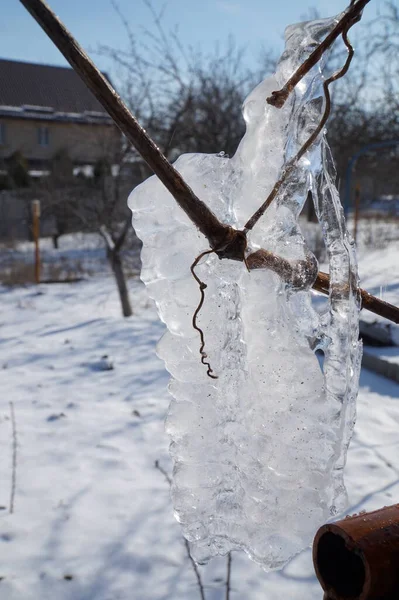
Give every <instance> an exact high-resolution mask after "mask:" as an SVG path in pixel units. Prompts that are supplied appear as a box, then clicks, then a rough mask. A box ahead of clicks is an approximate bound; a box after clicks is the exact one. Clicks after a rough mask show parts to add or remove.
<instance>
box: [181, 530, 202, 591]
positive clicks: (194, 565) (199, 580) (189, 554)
mask: <svg viewBox="0 0 399 600" xmlns="http://www.w3.org/2000/svg"><path fill="white" fill-rule="evenodd" d="M184 545H185V547H186V552H187V556H188V558H189V560H190V562H191V566H192V568H193V571H194V573H195V576H196V578H197V583H198V591H199V593H200V596H201V600H205V590H204V584H203V583H202V579H201V573H200V572H199V570H198V566H197V563H196V562H195V560H194V559H193V557H192V556H191V553H190V543H189V542H188V540H186V538H184Z"/></svg>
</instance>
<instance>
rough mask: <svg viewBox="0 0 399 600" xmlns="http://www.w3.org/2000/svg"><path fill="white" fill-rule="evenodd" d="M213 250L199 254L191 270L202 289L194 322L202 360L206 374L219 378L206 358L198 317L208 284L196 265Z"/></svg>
mask: <svg viewBox="0 0 399 600" xmlns="http://www.w3.org/2000/svg"><path fill="white" fill-rule="evenodd" d="M213 252H214V250H205V252H201V254H200V255H199V256H197V258H196V259H195V261H194V262H193V264H192V265H191V267H190V271H191V273H192V276H193V277H194V279H195V281H196V282H197V283H198V285H199V289H200V292H201V298H200V301H199V303H198V306H197V308H196V309H195V312H194V314H193V319H192V324H193V327H194V329H196V330H197V331H198V333H199V334H200V338H201V346H200V354H201V362H202V364H203V365H205V366H206V367H207V371H206V374H207V375H208V377H210V378H211V379H218V376H217V375H213V369H212V367H211V365H210V363H209V362H208V361H206V360H205V359H206V358H208V355H207V353H206V352H205V350H204V348H205V337H204V332H203V330H202V329H201V327H199V326H198V325H197V317H198V313H199V312H200V310H201V308H202V305H203V304H204V300H205V290H206V288H207V285H206V283H204V282H203V281H201V279H200V278H199V277H198V275H197V274H196V272H195V270H194V269H195V267H196V266H197V265H198V263H199V262H200V260H201V259H202V258H203V257H204V256H206V255H207V254H212V253H213Z"/></svg>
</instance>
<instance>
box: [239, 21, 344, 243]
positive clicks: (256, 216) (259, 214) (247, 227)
mask: <svg viewBox="0 0 399 600" xmlns="http://www.w3.org/2000/svg"><path fill="white" fill-rule="evenodd" d="M352 25H353V23H348V25H347V27H346V28H345V29H344V30H343V32H342V39H343V41H344V44H345V46H346V47H347V49H348V56H347V59H346V61H345V64H344V66H343V67H342V69H340V70H339V71H336V72H335V73H334V74H333V75H331V77H329V78H328V79H326V80H325V81H324V83H323V91H324V97H325V101H326V104H325V108H324V113H323V116H322V118H321V120H320V122H319V124H318V126H317V127H316V129H315V130H314V132H313V133H312V135H310V136H309V138H308V139H307V140H306V142H305V143H304V144H303V146H302V148H301V149H300V150H299V151H298V153H297V154H296V155H295V156H294V158H293V159H292V160H290V161H289V162H288V163H287V164H286V165H285V167H284V172H283V175H282V177H280V179H279V180H278V181H277V182H276V183H275V185H274V187H273V189H272V191H271V192H270V194H269V196H268V197H267V198H266V200H265V201H264V203H263V204H262V206H261V207H260V208H258V210H257V211H256V212H255V213H254V214H253V215H252V217H251V218H250V219H249V220H248V221H247V223H246V224H245V227H244V233H247V232H248V231H250V230H251V229H252V228H253V227H254V225H256V223H257V222H258V221H259V219H260V218H261V217H262V216H263V215H264V213H265V212H266V210H267V209H268V207H269V206H270V204H271V203H272V202H273V200H274V198H275V197H276V196H277V194H278V193H279V191H280V190H281V188H282V187H283V185H284V184H285V183H286V182H287V180H288V178H289V176H290V175H291V173H292V172H293V171H294V169H295V167H296V166H297V164H298V162H299V160H300V159H301V158H302V156H303V155H304V154H305V152H307V151H308V150H309V148H310V146H311V145H312V144H313V143H314V142H315V141H316V139H317V138H318V136H319V134H320V132H321V131H322V129H323V128H324V126H325V124H326V122H327V120H328V117H329V116H330V112H331V98H330V91H329V89H328V87H329V85H330V84H331V83H332V82H333V81H336V80H337V79H340V78H341V77H343V76H344V75H345V74H346V73H347V71H348V69H349V66H350V64H351V62H352V58H353V55H354V50H353V47H352V45H351V43H350V41H349V39H348V30H349V29H350V27H351V26H352Z"/></svg>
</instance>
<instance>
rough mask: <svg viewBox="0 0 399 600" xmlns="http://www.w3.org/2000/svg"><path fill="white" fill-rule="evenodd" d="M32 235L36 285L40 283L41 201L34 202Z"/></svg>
mask: <svg viewBox="0 0 399 600" xmlns="http://www.w3.org/2000/svg"><path fill="white" fill-rule="evenodd" d="M32 233H33V241H34V243H35V283H40V247H39V238H40V200H33V201H32Z"/></svg>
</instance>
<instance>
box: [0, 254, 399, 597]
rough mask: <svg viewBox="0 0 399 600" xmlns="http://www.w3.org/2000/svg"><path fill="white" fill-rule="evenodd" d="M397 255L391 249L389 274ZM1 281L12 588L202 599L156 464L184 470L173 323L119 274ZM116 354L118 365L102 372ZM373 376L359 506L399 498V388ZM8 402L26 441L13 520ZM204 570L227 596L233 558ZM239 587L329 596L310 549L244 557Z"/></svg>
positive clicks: (2, 585) (3, 464)
mask: <svg viewBox="0 0 399 600" xmlns="http://www.w3.org/2000/svg"><path fill="white" fill-rule="evenodd" d="M389 254H390V253H389V252H387V251H386V250H383V251H381V252H380V265H381V268H380V281H381V283H383V282H384V281H385V280H390V273H389V272H386V271H385V272H384V262H385V261H388V262H389V256H388V255H389ZM377 260H378V259H377V256H376V255H375V261H377ZM392 283H395V282H394V281H392ZM396 283H399V278H398V279H397V280H396ZM0 289H1V294H0V297H1V302H0V311H1V312H0V323H1V329H0V335H1V345H0V368H1V376H2V377H1V381H2V401H1V405H0V453H1V454H0V456H1V459H0V481H1V486H0V506H2V507H5V508H3V509H2V510H0V565H1V566H0V578H3V579H2V580H0V597H1V598H4V599H7V600H37V599H38V598H40V599H41V600H50V599H51V600H52V599H53V598H57V600H136V599H137V600H199V592H198V588H197V586H196V579H195V576H194V573H193V571H192V568H191V565H190V562H189V560H188V558H187V555H186V552H185V547H184V544H183V540H182V536H181V532H180V527H179V525H178V523H176V522H175V520H174V518H173V511H172V505H171V500H170V497H169V491H168V485H167V483H166V482H165V479H164V477H163V476H162V474H161V473H160V472H159V471H157V470H156V469H155V468H154V461H155V460H157V459H158V460H160V462H161V465H162V466H163V467H164V468H165V469H166V470H168V471H169V472H170V468H171V466H170V463H169V459H168V453H167V446H168V437H167V435H166V434H165V432H164V423H163V421H164V417H165V414H166V411H167V406H168V404H169V396H168V394H167V391H166V384H167V380H168V374H167V373H166V371H165V370H164V368H163V364H162V362H161V361H160V360H159V359H158V358H157V357H156V355H155V344H156V340H157V339H158V338H159V337H160V335H161V334H162V332H163V330H164V327H163V325H161V324H160V323H159V321H158V319H157V317H156V313H155V310H154V308H153V306H152V302H151V301H150V300H148V298H147V295H146V293H145V290H144V288H143V286H142V285H141V284H140V283H138V282H137V281H136V280H130V290H131V294H132V299H133V304H134V309H135V315H134V316H133V317H132V318H131V319H128V320H126V319H123V318H122V317H121V316H120V307H119V300H118V298H117V295H116V292H115V284H114V282H113V281H112V279H111V278H110V277H99V278H95V279H90V280H89V281H82V282H79V283H74V284H63V285H43V286H39V287H38V288H37V287H35V286H30V287H24V288H14V289H8V288H0ZM398 300H399V296H398V295H397V296H396V301H398ZM104 355H107V356H108V357H109V360H111V361H112V363H113V366H114V369H113V370H105V371H102V370H97V369H96V368H92V367H93V365H97V363H98V361H101V358H102V357H103V356H104ZM360 384H361V387H360V393H359V400H358V419H357V424H356V428H355V435H354V438H353V441H352V444H351V446H350V450H349V454H348V464H347V468H346V484H347V488H348V492H349V497H350V507H349V509H348V512H349V513H350V512H359V511H360V510H363V509H373V508H377V507H381V506H384V505H386V504H393V503H395V502H399V465H398V462H397V456H398V451H399V434H398V422H399V386H398V385H397V384H395V383H393V382H390V381H388V380H386V379H384V378H382V377H378V376H376V375H373V374H371V373H369V372H367V371H363V373H362V376H361V382H360ZM9 401H12V402H13V403H14V408H15V416H16V426H17V437H18V464H17V486H16V497H15V512H14V514H12V515H10V514H9V513H8V507H9V495H10V482H11V453H12V434H11V433H12V432H11V424H10V409H9V404H8V403H9ZM62 414H63V415H65V416H61V415H62ZM200 572H201V574H202V575H203V576H204V580H205V584H206V589H205V592H206V597H207V600H222V599H224V597H225V590H224V581H225V575H226V561H225V559H221V558H220V559H214V560H213V561H212V562H211V563H210V564H209V565H208V566H207V567H200ZM65 576H71V577H72V579H70V580H68V579H64V577H65ZM232 589H233V591H232V593H231V599H232V600H235V599H236V600H239V599H242V598H248V600H264V599H265V598H267V599H269V598H270V600H274V599H275V598H278V597H280V596H281V597H287V598H290V599H292V600H320V597H321V589H320V587H319V585H318V583H317V582H316V580H315V577H314V574H313V569H312V565H311V556H310V551H309V550H306V551H304V552H303V553H301V554H300V555H299V556H298V557H297V558H296V559H294V561H292V562H291V563H290V564H289V565H288V566H287V567H286V568H284V569H283V570H282V571H281V572H275V573H270V574H266V573H264V572H263V571H262V569H260V568H259V567H257V566H256V565H255V564H253V563H251V561H249V559H248V558H247V557H246V556H245V554H243V553H236V552H235V553H233V566H232Z"/></svg>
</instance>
